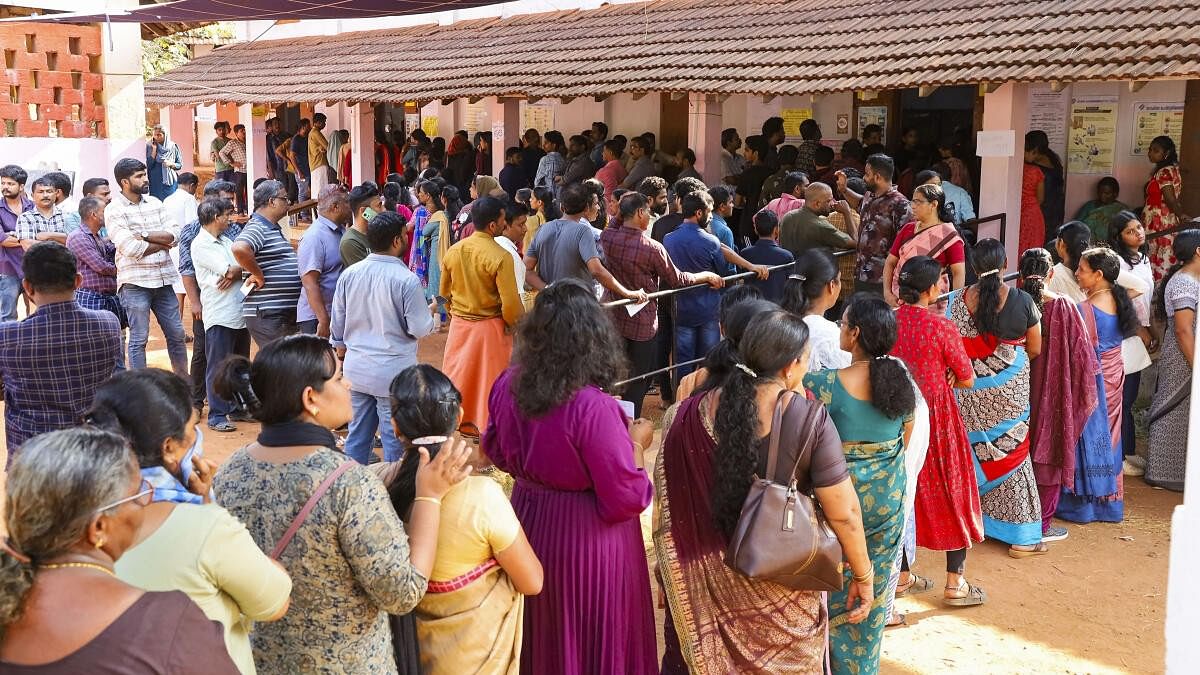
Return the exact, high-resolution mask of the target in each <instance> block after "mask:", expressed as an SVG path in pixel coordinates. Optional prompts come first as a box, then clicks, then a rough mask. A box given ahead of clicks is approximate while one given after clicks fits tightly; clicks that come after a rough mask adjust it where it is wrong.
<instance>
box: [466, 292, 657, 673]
mask: <svg viewBox="0 0 1200 675" xmlns="http://www.w3.org/2000/svg"><path fill="white" fill-rule="evenodd" d="M625 370H626V363H625V356H624V349H623V345H622V343H621V338H620V336H619V335H618V334H617V332H616V330H615V329H614V328H613V324H612V321H611V320H610V319H609V317H608V316H607V315H606V314H605V312H604V310H603V309H601V308H600V304H599V303H598V302H597V301H596V296H595V295H594V294H593V293H592V290H591V289H590V288H588V287H585V286H584V285H583V284H582V283H580V282H578V281H573V280H564V281H559V282H556V283H554V284H552V285H550V286H549V287H547V288H546V290H544V291H542V292H541V293H539V294H538V297H537V302H536V303H534V307H533V311H532V312H530V313H529V314H528V315H526V317H525V319H524V320H523V321H522V322H521V324H520V325H519V326H518V327H517V336H516V348H515V350H514V354H513V365H512V367H510V368H509V369H508V370H507V371H505V372H504V374H503V375H501V376H500V378H499V379H498V380H496V384H495V385H494V386H493V387H492V394H491V397H490V399H489V401H488V404H489V413H490V414H489V419H488V427H487V431H486V433H485V434H484V436H483V449H484V452H485V453H486V454H487V456H488V457H489V458H490V459H491V460H492V461H493V462H495V464H496V466H497V467H499V468H500V469H501V470H503V471H506V472H508V473H510V474H512V475H513V477H515V478H516V487H515V488H514V489H513V493H512V501H513V507H514V508H515V509H516V512H517V517H518V518H519V519H520V521H521V525H522V527H524V528H525V532H526V533H527V535H528V537H529V543H530V544H532V545H533V550H534V551H535V552H536V553H537V556H538V559H540V560H541V561H542V564H543V566H544V569H545V585H544V586H543V589H542V593H541V595H538V596H531V597H527V598H526V599H525V630H524V635H525V644H524V646H523V650H522V653H521V672H524V673H556V674H560V675H581V674H584V673H587V674H589V675H592V674H597V675H599V674H607V673H611V674H613V675H617V674H621V675H624V674H626V673H628V674H630V675H641V674H649V673H657V672H658V664H657V654H656V646H655V641H654V634H655V632H654V615H653V610H652V608H651V605H650V602H651V600H650V575H649V572H648V570H647V567H646V551H645V545H644V544H643V542H642V532H641V525H640V522H639V519H638V516H639V514H641V513H642V511H644V510H645V509H646V507H647V506H648V505H649V504H650V499H651V496H652V494H653V487H652V486H651V483H650V478H649V476H648V475H647V474H646V471H645V469H644V468H643V467H644V464H643V461H642V451H643V449H644V448H645V447H646V446H647V445H649V444H650V442H651V439H652V438H653V427H652V426H651V425H650V423H649V422H647V421H646V420H637V421H635V422H633V423H632V424H631V423H630V422H629V420H628V419H627V418H626V417H625V415H624V413H623V412H622V411H621V407H620V405H619V404H618V403H617V401H616V399H614V398H613V397H612V396H609V395H608V394H606V393H604V391H602V389H606V388H611V386H612V384H613V383H614V382H616V381H617V380H618V379H619V378H620V377H621V373H622V372H624V371H625Z"/></svg>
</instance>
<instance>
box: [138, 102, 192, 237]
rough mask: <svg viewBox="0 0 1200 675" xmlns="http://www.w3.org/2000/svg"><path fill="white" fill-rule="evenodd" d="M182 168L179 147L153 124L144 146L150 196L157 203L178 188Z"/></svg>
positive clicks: (165, 132) (161, 129)
mask: <svg viewBox="0 0 1200 675" xmlns="http://www.w3.org/2000/svg"><path fill="white" fill-rule="evenodd" d="M182 168H183V153H182V152H181V151H180V150H179V145H177V144H176V143H175V142H174V141H172V140H171V139H169V138H167V130H166V129H164V128H163V126H162V125H161V124H155V125H154V130H153V131H152V132H151V133H150V142H149V143H147V144H146V177H147V178H149V179H150V194H151V196H153V197H154V198H155V199H158V200H159V201H161V200H164V199H166V198H167V197H170V196H171V195H172V194H173V193H174V192H175V189H176V188H177V187H179V173H178V171H179V170H180V169H182ZM185 224H186V223H179V225H185Z"/></svg>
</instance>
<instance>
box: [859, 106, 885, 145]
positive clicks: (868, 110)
mask: <svg viewBox="0 0 1200 675" xmlns="http://www.w3.org/2000/svg"><path fill="white" fill-rule="evenodd" d="M887 114H888V109H887V106H886V105H864V106H859V108H858V137H859V138H862V137H863V129H865V128H867V126H868V125H871V124H878V125H879V126H880V128H882V129H883V137H884V138H887Z"/></svg>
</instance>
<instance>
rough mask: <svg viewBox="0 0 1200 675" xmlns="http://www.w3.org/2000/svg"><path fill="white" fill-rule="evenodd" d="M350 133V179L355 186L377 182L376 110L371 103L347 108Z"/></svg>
mask: <svg viewBox="0 0 1200 675" xmlns="http://www.w3.org/2000/svg"><path fill="white" fill-rule="evenodd" d="M346 113H347V117H346V123H347V124H348V126H347V127H346V130H347V131H349V132H350V177H351V178H352V179H353V180H354V183H355V184H361V183H362V182H363V181H367V180H370V181H373V180H375V109H374V108H372V107H371V104H370V103H359V104H358V105H355V106H346Z"/></svg>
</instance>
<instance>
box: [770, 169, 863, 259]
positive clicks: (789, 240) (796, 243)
mask: <svg viewBox="0 0 1200 675" xmlns="http://www.w3.org/2000/svg"><path fill="white" fill-rule="evenodd" d="M835 210H836V211H838V212H839V213H841V214H842V216H843V217H845V219H846V222H847V223H851V225H850V227H851V229H853V228H854V226H853V222H854V219H853V218H851V216H850V205H849V204H847V203H846V202H844V201H834V200H833V189H832V188H830V187H829V186H828V185H826V184H824V183H813V184H811V185H809V186H808V189H806V190H805V191H804V206H802V207H801V208H798V209H796V210H794V211H790V212H789V213H788V214H787V215H785V216H784V217H783V220H782V221H781V222H780V223H779V231H780V235H779V245H780V246H782V247H784V248H786V249H787V250H789V251H791V252H792V255H794V256H796V257H797V258H799V257H800V254H802V253H804V252H805V251H807V250H809V249H811V248H828V249H833V250H844V249H851V248H855V247H856V246H857V244H856V242H857V241H858V233H857V232H854V231H852V232H850V233H849V234H847V233H845V232H842V231H841V230H839V229H837V227H835V226H834V225H833V223H831V222H829V218H827V217H826V216H828V215H829V214H830V213H832V212H833V211H835Z"/></svg>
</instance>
